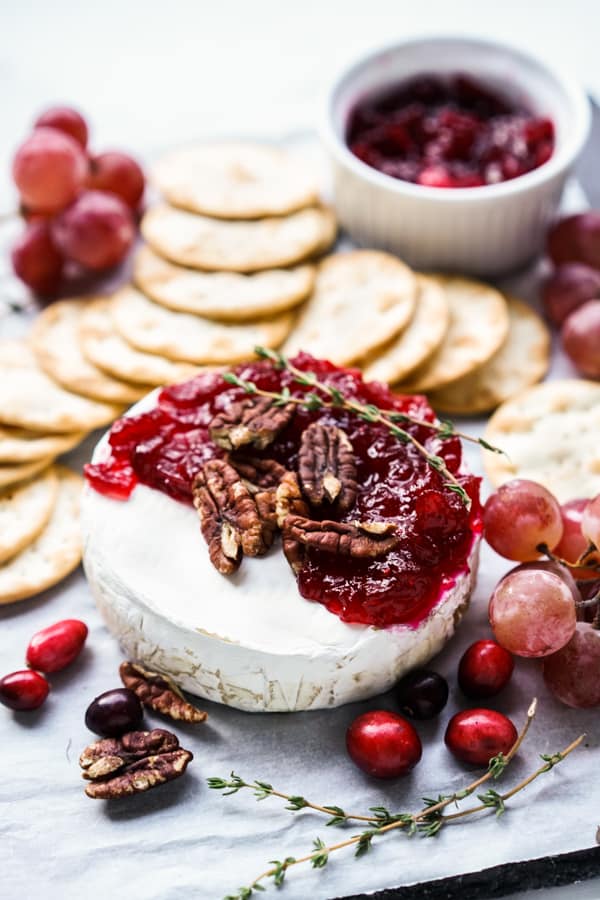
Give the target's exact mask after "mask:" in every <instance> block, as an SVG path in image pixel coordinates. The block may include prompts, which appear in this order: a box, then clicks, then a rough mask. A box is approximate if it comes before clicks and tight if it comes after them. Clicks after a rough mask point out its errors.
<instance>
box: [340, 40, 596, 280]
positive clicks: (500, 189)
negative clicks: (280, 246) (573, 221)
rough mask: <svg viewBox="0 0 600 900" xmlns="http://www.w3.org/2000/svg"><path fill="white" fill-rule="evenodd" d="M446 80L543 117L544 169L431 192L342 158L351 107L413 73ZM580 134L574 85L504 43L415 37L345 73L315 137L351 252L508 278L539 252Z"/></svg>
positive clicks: (584, 126)
mask: <svg viewBox="0 0 600 900" xmlns="http://www.w3.org/2000/svg"><path fill="white" fill-rule="evenodd" d="M452 72H463V73H467V74H469V75H472V76H474V77H475V78H477V79H480V80H481V81H483V82H484V83H486V84H489V85H491V86H492V87H496V88H498V89H499V90H501V91H502V93H503V94H504V95H507V96H509V97H512V98H514V99H515V100H520V101H522V102H524V103H525V104H527V106H528V107H529V108H530V109H532V111H534V112H536V113H538V114H540V115H545V116H549V117H550V118H551V119H552V120H553V122H554V125H555V128H556V147H555V150H554V153H553V155H552V157H551V158H550V159H549V160H548V162H547V163H544V165H542V166H540V167H539V168H537V169H534V170H533V171H532V172H529V173H527V174H526V175H522V176H520V177H519V178H515V179H513V180H511V181H505V182H501V183H499V184H494V185H487V186H485V187H477V188H431V187H423V186H421V185H416V184H410V183H408V182H404V181H400V180H399V179H396V178H392V177H390V176H388V175H384V174H383V173H381V172H378V171H377V170H376V169H373V168H371V167H370V166H368V165H366V164H365V163H363V162H361V160H359V159H358V158H357V157H356V156H354V154H352V153H351V152H350V150H349V149H348V147H347V145H346V141H345V130H346V124H347V121H348V115H349V112H350V110H351V109H352V108H353V106H354V104H355V103H356V102H357V100H359V99H360V98H361V97H363V96H364V95H366V94H369V93H370V92H371V91H373V90H377V89H378V88H382V87H385V86H386V85H391V84H393V83H394V82H398V81H402V80H403V79H406V78H409V77H411V76H414V75H417V74H424V73H440V74H441V73H452ZM589 126H590V108H589V101H588V100H587V97H586V95H585V94H584V92H583V91H582V89H581V88H580V87H579V85H578V84H577V83H576V82H574V81H573V80H571V79H570V78H569V77H567V76H565V75H564V74H562V73H560V72H559V71H557V70H556V69H555V68H554V67H552V68H551V67H549V66H547V65H546V64H544V63H542V62H541V61H539V60H537V59H535V58H534V57H532V56H530V55H528V54H525V53H523V52H522V51H521V50H517V49H515V48H512V47H510V46H507V45H505V44H498V43H494V42H491V41H485V40H480V39H476V38H457V37H425V38H415V39H411V40H406V41H403V42H401V43H397V44H394V45H393V46H390V47H387V48H384V49H381V50H377V51H376V52H374V53H372V54H370V55H368V56H366V57H364V58H362V59H360V60H359V61H358V62H356V63H355V64H354V65H352V66H350V68H347V69H346V70H345V71H344V72H343V73H342V74H341V75H340V76H339V77H338V78H337V79H336V80H335V81H334V83H333V84H332V86H331V87H330V89H329V91H328V93H327V98H326V103H325V111H324V117H323V127H322V136H323V140H324V143H325V146H326V147H327V149H328V151H329V154H330V157H331V160H332V162H333V192H334V204H335V208H336V211H337V215H338V218H339V221H340V223H341V225H342V227H343V228H345V229H346V231H347V232H348V233H349V235H350V237H351V238H352V239H353V240H354V241H356V242H357V243H358V244H361V245H364V246H367V245H368V246H371V247H380V248H383V249H386V250H390V251H392V252H394V253H397V254H398V255H400V256H402V257H403V258H404V259H406V260H407V261H408V262H409V263H410V264H411V265H413V266H416V267H419V268H427V269H446V270H460V271H462V272H471V273H473V274H477V275H488V276H490V275H499V274H502V273H504V272H507V271H510V270H511V269H515V268H517V267H519V266H522V265H524V264H525V263H527V262H528V261H529V260H530V259H531V258H532V257H533V256H534V255H535V254H536V253H537V252H539V250H540V249H541V246H542V242H543V237H544V231H545V229H546V227H547V224H548V221H549V220H550V218H551V217H552V216H553V215H554V214H555V212H556V209H557V207H558V204H559V202H560V197H561V193H562V189H563V186H564V183H565V179H566V177H567V175H568V173H569V170H570V168H571V167H572V165H573V163H574V161H575V160H576V158H577V156H578V154H579V152H580V150H581V149H582V147H583V144H584V142H585V140H586V137H587V135H588V131H589Z"/></svg>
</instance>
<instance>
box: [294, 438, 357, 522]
mask: <svg viewBox="0 0 600 900" xmlns="http://www.w3.org/2000/svg"><path fill="white" fill-rule="evenodd" d="M298 474H299V476H300V484H301V485H302V492H303V494H304V496H305V497H306V498H307V499H308V500H309V501H310V503H311V504H312V505H313V506H322V505H323V504H324V503H335V504H336V506H337V508H338V509H339V510H341V511H342V512H345V511H347V510H349V509H351V507H352V506H353V504H354V501H355V500H356V493H357V490H358V486H357V484H356V463H355V460H354V453H353V452H352V444H351V443H350V440H349V438H348V436H347V434H346V433H345V432H344V431H342V429H341V428H337V426H335V425H322V424H321V423H320V422H313V424H312V425H309V426H308V428H307V429H306V431H305V432H304V433H303V435H302V440H301V442H300V452H299V456H298Z"/></svg>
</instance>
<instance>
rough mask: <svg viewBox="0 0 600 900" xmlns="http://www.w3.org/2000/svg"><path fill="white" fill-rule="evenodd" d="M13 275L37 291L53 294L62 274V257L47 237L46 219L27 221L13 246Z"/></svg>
mask: <svg viewBox="0 0 600 900" xmlns="http://www.w3.org/2000/svg"><path fill="white" fill-rule="evenodd" d="M12 264H13V269H14V271H15V274H16V275H18V277H19V278H20V279H21V281H23V282H24V283H25V284H26V285H27V287H30V288H31V290H32V291H35V292H36V294H41V296H43V297H46V296H49V295H52V294H56V293H57V291H58V289H59V287H60V283H61V280H62V274H63V258H62V255H61V254H60V252H59V251H58V250H57V248H56V247H55V245H54V243H53V241H52V238H51V236H50V226H49V224H48V222H45V221H43V220H37V221H32V222H29V224H28V225H27V227H26V228H25V231H24V232H23V234H22V235H21V236H20V238H18V240H17V242H16V244H15V245H14V247H13V249H12Z"/></svg>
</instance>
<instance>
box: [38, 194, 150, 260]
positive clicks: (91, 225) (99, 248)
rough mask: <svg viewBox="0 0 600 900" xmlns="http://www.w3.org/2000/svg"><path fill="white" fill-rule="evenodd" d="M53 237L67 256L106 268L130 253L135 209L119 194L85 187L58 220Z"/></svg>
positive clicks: (133, 232) (54, 224)
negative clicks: (130, 207) (120, 197)
mask: <svg viewBox="0 0 600 900" xmlns="http://www.w3.org/2000/svg"><path fill="white" fill-rule="evenodd" d="M52 237H53V239H54V241H55V242H56V244H57V245H58V247H59V248H60V249H61V250H62V252H63V253H64V255H65V257H66V258H67V259H70V260H73V261H74V262H78V263H79V264H80V265H82V266H85V267H86V268H88V269H92V270H94V271H102V270H104V269H110V268H112V267H113V266H116V265H117V264H118V263H120V262H121V261H122V260H123V258H124V257H125V256H126V255H127V252H128V251H129V249H130V248H131V245H132V244H133V241H134V238H135V224H134V221H133V216H132V214H131V210H130V209H129V207H128V206H126V205H125V203H123V201H122V200H120V199H119V198H118V197H115V196H114V195H113V194H106V193H104V192H103V191H84V192H83V193H82V194H80V196H79V197H78V198H77V200H75V202H74V203H72V204H71V206H69V207H68V208H67V209H65V210H64V211H63V212H62V213H61V214H60V215H59V216H58V217H57V218H56V219H55V220H54V222H53V223H52Z"/></svg>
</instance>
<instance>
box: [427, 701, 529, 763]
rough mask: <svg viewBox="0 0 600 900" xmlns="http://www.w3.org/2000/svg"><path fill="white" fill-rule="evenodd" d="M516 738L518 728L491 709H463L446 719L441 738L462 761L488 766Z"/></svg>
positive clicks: (510, 745) (504, 751) (506, 749)
mask: <svg viewBox="0 0 600 900" xmlns="http://www.w3.org/2000/svg"><path fill="white" fill-rule="evenodd" d="M516 740H517V729H516V728H515V726H514V725H513V723H512V722H511V721H510V719H508V718H507V717H506V716H503V715H502V713H499V712H495V710H493V709H465V710H463V712H458V713H456V715H455V716H452V718H451V719H450V721H449V722H448V727H447V729H446V734H445V736H444V741H445V742H446V746H447V748H448V750H449V751H450V753H452V755H453V756H455V757H456V758H457V759H459V760H460V761H461V762H464V763H468V764H469V765H473V766H487V764H488V763H489V761H490V759H492V758H493V757H494V756H498V754H499V753H503V754H504V755H506V754H507V753H508V751H509V750H510V749H511V747H512V746H513V745H514V743H515V742H516Z"/></svg>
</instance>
